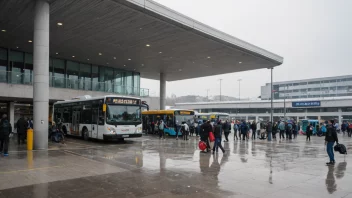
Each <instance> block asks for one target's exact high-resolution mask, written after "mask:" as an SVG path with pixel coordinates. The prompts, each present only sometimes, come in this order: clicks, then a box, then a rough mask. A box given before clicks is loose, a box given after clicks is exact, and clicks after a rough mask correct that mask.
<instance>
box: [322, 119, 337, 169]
mask: <svg viewBox="0 0 352 198" xmlns="http://www.w3.org/2000/svg"><path fill="white" fill-rule="evenodd" d="M335 142H336V144H339V140H338V138H337V133H336V128H335V127H334V121H333V120H330V121H329V125H328V128H327V132H326V135H325V145H326V152H327V153H328V155H329V158H330V162H327V163H326V165H334V164H335V158H334V144H335Z"/></svg>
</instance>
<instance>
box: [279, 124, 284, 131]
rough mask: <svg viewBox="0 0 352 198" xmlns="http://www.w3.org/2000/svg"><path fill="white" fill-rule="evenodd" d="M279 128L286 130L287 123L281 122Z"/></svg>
mask: <svg viewBox="0 0 352 198" xmlns="http://www.w3.org/2000/svg"><path fill="white" fill-rule="evenodd" d="M279 129H280V130H281V131H284V130H285V125H284V124H283V123H280V124H279Z"/></svg>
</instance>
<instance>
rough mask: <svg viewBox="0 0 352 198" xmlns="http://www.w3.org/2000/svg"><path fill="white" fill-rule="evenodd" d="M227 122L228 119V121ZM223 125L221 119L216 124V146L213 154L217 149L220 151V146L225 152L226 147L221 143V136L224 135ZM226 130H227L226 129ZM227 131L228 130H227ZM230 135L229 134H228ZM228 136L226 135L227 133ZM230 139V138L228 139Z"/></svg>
mask: <svg viewBox="0 0 352 198" xmlns="http://www.w3.org/2000/svg"><path fill="white" fill-rule="evenodd" d="M226 122H227V121H226ZM222 127H223V126H221V122H220V121H219V122H218V123H217V125H216V126H215V129H214V136H215V144H214V148H213V154H214V153H215V150H216V152H217V153H218V152H219V148H220V149H221V151H222V152H223V153H225V149H224V147H222V145H221V137H222V130H223V129H222ZM224 131H225V130H224ZM225 133H226V132H225ZM227 135H228V134H227ZM225 137H226V135H225ZM227 141H228V140H227Z"/></svg>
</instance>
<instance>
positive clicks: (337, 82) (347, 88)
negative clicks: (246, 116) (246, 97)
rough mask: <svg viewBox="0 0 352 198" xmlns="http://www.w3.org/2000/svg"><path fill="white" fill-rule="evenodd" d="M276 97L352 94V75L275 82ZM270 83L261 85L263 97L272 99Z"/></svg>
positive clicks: (295, 97)
mask: <svg viewBox="0 0 352 198" xmlns="http://www.w3.org/2000/svg"><path fill="white" fill-rule="evenodd" d="M273 90H275V92H274V99H284V98H292V99H297V98H323V97H339V96H352V75H348V76H334V77H326V78H312V79H308V80H295V81H284V82H275V83H273ZM270 93H271V92H270V83H267V84H266V85H265V86H262V87H261V99H263V100H269V99H270V97H271V96H270Z"/></svg>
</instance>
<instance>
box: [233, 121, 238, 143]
mask: <svg viewBox="0 0 352 198" xmlns="http://www.w3.org/2000/svg"><path fill="white" fill-rule="evenodd" d="M237 131H238V124H237V121H235V122H234V123H233V133H234V134H233V140H238V136H237Z"/></svg>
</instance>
